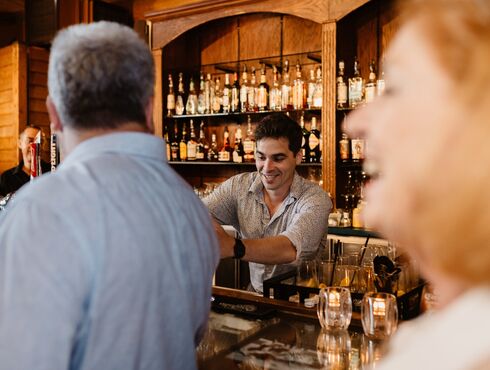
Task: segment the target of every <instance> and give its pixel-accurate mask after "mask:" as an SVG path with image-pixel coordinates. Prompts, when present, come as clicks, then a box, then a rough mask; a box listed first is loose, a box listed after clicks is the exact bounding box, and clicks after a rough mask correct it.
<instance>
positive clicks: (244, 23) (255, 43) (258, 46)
mask: <svg viewBox="0 0 490 370" xmlns="http://www.w3.org/2000/svg"><path fill="white" fill-rule="evenodd" d="M281 18H282V17H281V16H280V15H278V14H272V13H261V14H251V15H243V16H240V17H239V24H240V29H239V31H240V51H239V52H240V58H239V59H245V60H246V59H258V58H267V57H271V56H278V55H280V54H281V32H282V27H281Z"/></svg>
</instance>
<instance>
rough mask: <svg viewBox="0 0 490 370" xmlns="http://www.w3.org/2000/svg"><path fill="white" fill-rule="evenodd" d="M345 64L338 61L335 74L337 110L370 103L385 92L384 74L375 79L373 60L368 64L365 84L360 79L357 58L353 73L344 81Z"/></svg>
mask: <svg viewBox="0 0 490 370" xmlns="http://www.w3.org/2000/svg"><path fill="white" fill-rule="evenodd" d="M344 75H345V63H344V61H343V60H340V61H339V67H338V72H337V108H339V109H343V108H357V107H358V106H360V105H363V104H366V103H370V102H372V101H373V100H374V98H375V97H376V96H379V95H381V94H382V93H383V92H384V90H385V81H384V73H381V76H380V78H377V77H376V66H375V62H374V60H373V61H371V63H370V64H369V78H368V81H367V82H366V81H365V80H364V79H363V78H362V77H361V70H360V67H359V62H358V61H357V58H355V59H354V71H353V75H352V77H350V78H349V79H348V80H347V82H346V81H345V77H344Z"/></svg>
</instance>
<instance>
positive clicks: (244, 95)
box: [240, 64, 248, 113]
mask: <svg viewBox="0 0 490 370" xmlns="http://www.w3.org/2000/svg"><path fill="white" fill-rule="evenodd" d="M247 110H248V73H247V66H246V65H245V64H244V65H243V72H242V85H241V86H240V112H242V113H245V112H246V111H247Z"/></svg>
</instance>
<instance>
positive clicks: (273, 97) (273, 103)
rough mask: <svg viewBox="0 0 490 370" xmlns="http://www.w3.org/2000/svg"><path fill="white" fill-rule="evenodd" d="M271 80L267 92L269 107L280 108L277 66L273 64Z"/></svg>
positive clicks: (271, 108)
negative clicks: (270, 85) (268, 91)
mask: <svg viewBox="0 0 490 370" xmlns="http://www.w3.org/2000/svg"><path fill="white" fill-rule="evenodd" d="M272 69H273V82H272V88H271V90H270V93H269V109H270V110H276V111H277V110H281V89H280V88H279V77H278V72H277V67H276V66H273V68H272Z"/></svg>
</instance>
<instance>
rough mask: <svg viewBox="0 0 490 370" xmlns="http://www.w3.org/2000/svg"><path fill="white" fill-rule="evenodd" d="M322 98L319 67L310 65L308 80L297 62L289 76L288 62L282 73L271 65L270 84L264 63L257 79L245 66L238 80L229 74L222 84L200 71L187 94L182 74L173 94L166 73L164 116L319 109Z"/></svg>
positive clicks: (191, 81) (169, 79)
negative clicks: (197, 81)
mask: <svg viewBox="0 0 490 370" xmlns="http://www.w3.org/2000/svg"><path fill="white" fill-rule="evenodd" d="M231 78H233V80H231ZM322 99H323V82H322V71H321V68H320V66H319V65H317V66H313V68H311V69H310V70H309V76H308V78H303V74H302V66H301V64H300V62H299V61H298V62H297V63H296V66H295V71H294V74H293V75H291V73H290V70H289V61H288V60H286V61H285V62H284V65H283V67H282V74H281V73H279V69H278V68H277V67H276V66H273V68H272V81H269V82H268V81H267V75H266V66H265V64H262V66H261V68H260V71H259V77H258V78H257V71H256V70H255V68H254V67H252V68H251V71H250V72H249V71H248V69H247V66H246V65H244V66H243V71H242V73H241V79H240V78H239V76H238V73H237V72H235V73H233V74H232V75H231V74H229V73H226V74H225V76H224V81H223V84H222V81H221V77H219V76H215V77H214V78H212V76H211V74H210V73H207V74H206V76H205V75H204V73H203V72H201V73H200V78H199V86H198V88H197V87H196V84H195V83H194V80H193V78H192V77H191V78H190V80H189V89H188V92H187V94H186V91H185V89H184V75H183V73H179V76H178V88H177V92H175V91H174V83H173V77H172V75H171V74H169V75H168V95H167V116H169V117H171V116H174V115H177V116H180V115H184V114H186V115H202V114H214V113H246V112H265V111H281V110H293V109H296V110H301V109H320V108H321V107H322V104H323V102H322Z"/></svg>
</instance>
